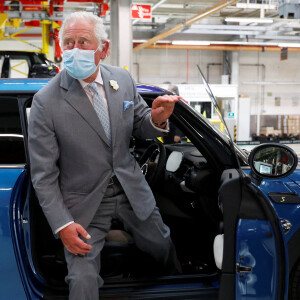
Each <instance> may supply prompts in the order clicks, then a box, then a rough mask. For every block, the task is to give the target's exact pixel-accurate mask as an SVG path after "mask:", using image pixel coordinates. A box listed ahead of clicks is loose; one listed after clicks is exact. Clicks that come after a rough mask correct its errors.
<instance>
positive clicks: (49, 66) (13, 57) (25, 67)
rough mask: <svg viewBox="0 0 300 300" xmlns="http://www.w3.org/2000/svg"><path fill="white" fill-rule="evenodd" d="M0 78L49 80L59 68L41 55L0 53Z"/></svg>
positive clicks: (12, 52)
mask: <svg viewBox="0 0 300 300" xmlns="http://www.w3.org/2000/svg"><path fill="white" fill-rule="evenodd" d="M0 71H1V78H27V77H28V78H51V77H54V76H55V75H56V74H57V73H58V72H59V68H58V66H56V65H55V64H54V63H53V62H51V61H50V60H48V59H47V58H46V56H45V54H43V53H37V52H27V51H0Z"/></svg>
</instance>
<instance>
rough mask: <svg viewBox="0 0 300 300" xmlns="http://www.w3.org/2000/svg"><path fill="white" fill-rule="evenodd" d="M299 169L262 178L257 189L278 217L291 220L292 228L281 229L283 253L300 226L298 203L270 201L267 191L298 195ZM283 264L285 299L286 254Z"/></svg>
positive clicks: (287, 278)
mask: <svg viewBox="0 0 300 300" xmlns="http://www.w3.org/2000/svg"><path fill="white" fill-rule="evenodd" d="M249 172H250V170H246V171H245V173H247V174H249ZM299 183H300V169H299V168H297V169H296V170H295V171H294V172H293V174H291V175H290V176H289V177H286V178H281V179H263V180H262V182H261V184H260V185H259V186H258V189H259V190H261V191H262V192H263V194H264V195H265V196H266V197H267V198H268V199H269V201H270V203H271V204H272V206H273V208H274V210H275V211H276V214H277V216H278V219H279V218H283V219H286V220H288V221H289V222H291V224H292V228H291V229H290V231H289V232H288V233H287V234H285V233H284V232H283V230H282V237H283V241H284V249H285V253H286V254H287V253H288V242H289V240H290V239H291V237H292V236H293V235H294V234H295V232H296V231H297V230H298V229H299V228H300V218H299V215H300V204H285V203H276V202H274V201H272V199H271V198H270V197H269V193H295V194H298V195H299V197H300V186H299ZM285 264H286V274H287V276H286V278H285V286H286V291H285V299H287V294H288V281H289V276H288V275H289V267H290V266H289V260H288V255H285Z"/></svg>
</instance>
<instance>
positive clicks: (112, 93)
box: [100, 67, 122, 144]
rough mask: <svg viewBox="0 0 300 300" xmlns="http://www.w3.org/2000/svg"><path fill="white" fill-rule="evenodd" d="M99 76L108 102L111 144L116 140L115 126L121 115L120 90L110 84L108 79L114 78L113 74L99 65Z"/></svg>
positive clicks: (116, 126)
mask: <svg viewBox="0 0 300 300" xmlns="http://www.w3.org/2000/svg"><path fill="white" fill-rule="evenodd" d="M100 70H101V76H102V80H103V87H104V90H105V95H106V99H107V104H108V111H109V119H110V126H111V133H112V144H114V142H115V140H116V134H117V128H118V124H119V123H120V116H121V115H122V103H120V91H119V90H117V91H116V90H114V89H113V88H112V86H111V85H110V83H109V81H110V80H115V81H117V80H116V78H115V77H114V75H113V74H112V73H111V72H110V71H108V70H107V69H106V68H104V67H100Z"/></svg>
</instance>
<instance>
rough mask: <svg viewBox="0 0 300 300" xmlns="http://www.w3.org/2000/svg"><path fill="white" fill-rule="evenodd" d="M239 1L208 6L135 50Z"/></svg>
mask: <svg viewBox="0 0 300 300" xmlns="http://www.w3.org/2000/svg"><path fill="white" fill-rule="evenodd" d="M238 1H239V0H225V1H221V2H219V3H217V4H216V5H214V6H212V7H210V8H208V9H206V10H205V11H203V12H201V13H200V14H198V15H196V16H194V17H192V18H189V19H187V20H186V21H185V22H184V23H181V24H178V25H176V26H174V27H172V28H170V29H168V30H166V31H164V32H162V33H160V34H158V35H156V36H154V37H153V38H151V39H149V40H148V41H147V42H145V43H143V44H140V45H138V46H136V47H135V48H133V52H137V51H139V50H142V49H144V48H146V47H148V46H150V45H152V44H154V43H155V42H157V41H159V40H161V39H164V38H166V37H167V36H170V35H172V34H174V33H175V32H177V31H179V30H182V29H184V28H185V27H187V26H190V25H191V24H193V23H195V22H197V21H199V20H200V19H203V18H205V17H207V16H209V15H211V14H213V13H216V12H218V11H220V10H222V9H223V8H225V7H227V6H230V5H233V4H235V3H236V2H238Z"/></svg>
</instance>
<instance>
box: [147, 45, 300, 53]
mask: <svg viewBox="0 0 300 300" xmlns="http://www.w3.org/2000/svg"><path fill="white" fill-rule="evenodd" d="M147 49H168V50H170V49H176V50H213V51H218V50H219V51H258V52H280V51H281V47H279V46H251V45H249V46H247V45H226V44H224V45H209V46H205V45H197V46H196V45H169V44H162V45H161V44H156V45H150V46H148V47H147ZM288 51H289V52H300V47H298V48H297V47H288Z"/></svg>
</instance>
